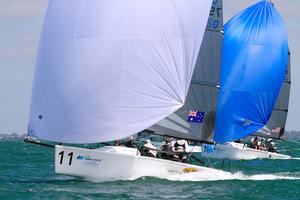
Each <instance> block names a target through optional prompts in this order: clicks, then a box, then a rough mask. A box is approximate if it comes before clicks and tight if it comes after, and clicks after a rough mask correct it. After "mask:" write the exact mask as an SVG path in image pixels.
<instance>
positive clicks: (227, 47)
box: [214, 0, 288, 143]
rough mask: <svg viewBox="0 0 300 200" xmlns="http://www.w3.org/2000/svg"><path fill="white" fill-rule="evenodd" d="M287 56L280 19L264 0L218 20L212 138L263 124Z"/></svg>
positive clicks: (230, 135)
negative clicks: (226, 19)
mask: <svg viewBox="0 0 300 200" xmlns="http://www.w3.org/2000/svg"><path fill="white" fill-rule="evenodd" d="M287 56H288V42H287V34H286V31H285V26H284V22H283V19H282V17H281V16H280V14H279V13H278V12H277V11H276V9H275V8H274V6H273V4H272V3H271V2H269V1H268V0H263V1H260V2H258V3H256V4H255V5H253V6H251V7H249V8H247V9H245V10H244V11H242V12H241V13H240V14H238V15H236V16H235V17H233V18H232V19H231V20H230V21H229V22H228V23H227V24H226V25H225V26H224V40H223V52H222V65H221V78H220V87H221V89H220V93H219V98H218V108H217V119H216V130H215V134H214V139H215V141H216V142H219V143H223V142H228V141H233V140H236V139H240V138H243V137H245V136H247V135H249V134H251V133H254V132H256V131H257V130H259V129H261V128H263V127H264V126H265V125H266V124H267V122H268V121H269V118H270V116H271V113H272V110H273V108H274V105H275V103H276V99H277V97H278V94H279V91H280V88H281V85H282V82H283V80H284V74H285V70H286V66H287Z"/></svg>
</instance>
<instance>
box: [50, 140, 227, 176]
mask: <svg viewBox="0 0 300 200" xmlns="http://www.w3.org/2000/svg"><path fill="white" fill-rule="evenodd" d="M62 152H63V153H62ZM55 171H56V173H59V174H65V175H70V176H76V177H82V178H85V179H88V180H95V181H105V180H124V179H135V178H138V177H141V176H154V177H161V178H164V177H165V175H166V174H170V173H171V174H184V173H186V171H193V172H198V173H204V174H211V173H216V174H220V173H221V174H224V173H226V174H229V172H224V171H221V170H216V169H212V168H207V167H201V166H196V165H190V164H185V163H179V162H174V161H170V160H164V159H158V158H150V157H145V156H141V155H139V151H138V150H137V149H134V148H127V147H119V146H118V147H113V146H107V147H103V148H98V149H84V148H75V147H68V146H60V145H56V146H55ZM191 173H192V172H191Z"/></svg>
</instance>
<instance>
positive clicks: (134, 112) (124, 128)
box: [28, 0, 212, 143]
mask: <svg viewBox="0 0 300 200" xmlns="http://www.w3.org/2000/svg"><path fill="white" fill-rule="evenodd" d="M211 3H212V0H201V1H199V0H88V1H85V0H51V1H50V2H49V6H48V11H47V14H46V18H45V22H44V27H43V32H42V36H41V41H40V46H39V51H38V57H37V64H36V70H35V77H34V82H33V91H32V101H31V113H30V121H29V128H28V131H29V133H30V134H31V135H35V136H37V137H38V138H41V139H46V140H51V141H60V142H68V143H93V142H101V141H108V140H114V139H119V138H123V137H126V136H128V135H131V134H134V133H137V132H139V131H141V130H143V129H146V128H148V127H150V126H151V125H153V124H155V123H156V122H158V121H160V120H161V119H163V118H165V117H166V116H168V115H170V114H171V113H173V112H175V111H176V110H177V109H179V108H180V107H181V106H182V105H183V104H184V102H185V98H186V95H187V92H188V88H189V85H190V81H191V77H192V73H193V70H194V66H195V62H196V59H197V55H198V52H199V48H200V45H201V41H202V38H203V34H204V31H205V27H206V23H207V19H208V15H209V10H210V7H211Z"/></svg>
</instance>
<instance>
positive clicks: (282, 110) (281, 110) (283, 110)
mask: <svg viewBox="0 0 300 200" xmlns="http://www.w3.org/2000/svg"><path fill="white" fill-rule="evenodd" d="M273 110H276V111H280V112H288V111H289V110H288V109H282V108H274V109H273Z"/></svg>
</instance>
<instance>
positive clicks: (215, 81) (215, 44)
mask: <svg viewBox="0 0 300 200" xmlns="http://www.w3.org/2000/svg"><path fill="white" fill-rule="evenodd" d="M222 28H223V6H222V0H214V1H213V4H212V7H211V10H210V17H209V19H208V23H207V27H206V31H205V34H204V38H203V42H202V45H201V48H200V52H199V55H198V59H197V63H196V67H195V70H194V74H193V77H192V82H191V86H190V89H189V92H188V96H187V100H186V102H185V104H184V106H183V107H182V108H180V109H179V110H178V111H176V112H175V113H173V114H171V115H170V116H168V117H167V118H165V119H163V120H162V121H160V122H159V123H157V124H155V125H154V126H152V127H151V128H150V129H151V130H152V131H156V132H157V133H160V134H165V135H169V136H174V137H181V138H187V139H197V140H207V139H208V137H209V136H211V135H212V134H213V131H214V127H215V117H216V107H217V96H218V85H219V70H220V65H221V53H222V35H221V33H220V31H221V29H222ZM190 111H192V112H197V111H198V112H202V113H203V115H204V117H203V119H202V120H200V121H195V122H192V121H188V120H187V119H188V116H189V114H190Z"/></svg>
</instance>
